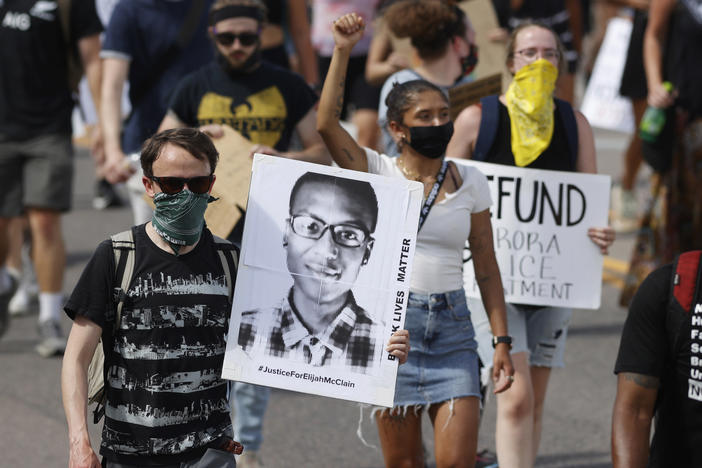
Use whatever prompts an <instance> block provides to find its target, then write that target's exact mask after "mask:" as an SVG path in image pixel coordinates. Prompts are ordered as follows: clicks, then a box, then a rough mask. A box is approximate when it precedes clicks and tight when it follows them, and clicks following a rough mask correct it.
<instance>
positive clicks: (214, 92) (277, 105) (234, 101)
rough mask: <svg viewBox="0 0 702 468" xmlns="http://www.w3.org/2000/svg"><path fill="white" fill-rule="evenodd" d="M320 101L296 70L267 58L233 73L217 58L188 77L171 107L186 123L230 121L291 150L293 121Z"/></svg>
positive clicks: (245, 131)
mask: <svg viewBox="0 0 702 468" xmlns="http://www.w3.org/2000/svg"><path fill="white" fill-rule="evenodd" d="M316 102H317V95H316V94H315V93H314V91H312V89H311V88H310V87H309V86H308V85H307V83H305V81H304V80H303V79H302V77H301V76H299V75H297V74H296V73H293V72H290V71H288V70H285V69H283V68H280V67H278V66H276V65H272V64H270V63H268V62H265V61H263V62H261V66H259V67H258V69H256V70H255V71H254V72H252V73H250V74H243V73H242V74H237V75H236V76H235V77H232V76H230V75H228V74H227V72H225V70H224V69H223V68H222V67H221V66H220V65H219V64H218V63H217V62H216V61H215V62H212V63H210V64H209V65H207V66H206V67H203V68H202V69H200V70H198V71H196V72H194V73H192V74H190V75H188V76H187V77H186V78H184V79H183V81H181V83H180V84H179V85H178V88H177V89H176V91H175V93H174V94H173V97H172V98H171V103H170V106H169V107H170V110H172V111H173V112H175V114H176V116H177V117H178V119H180V120H181V121H182V122H183V123H185V124H186V125H188V126H191V127H197V126H201V125H206V124H211V123H217V124H227V125H230V126H232V127H233V128H234V129H235V130H237V131H238V132H240V133H241V134H242V135H244V136H245V137H246V138H248V139H249V140H251V141H252V142H253V143H256V144H263V145H267V146H270V147H273V148H275V149H277V150H278V151H287V149H288V146H289V144H290V137H291V135H292V132H293V131H294V130H295V126H296V125H297V124H298V123H299V122H300V120H302V118H303V117H304V116H305V115H306V114H307V112H309V110H310V109H312V107H313V106H314V105H315V103H316Z"/></svg>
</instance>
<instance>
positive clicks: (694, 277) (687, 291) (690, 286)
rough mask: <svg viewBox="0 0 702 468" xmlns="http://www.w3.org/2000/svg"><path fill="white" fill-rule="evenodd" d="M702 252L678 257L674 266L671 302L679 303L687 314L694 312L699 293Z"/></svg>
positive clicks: (691, 252)
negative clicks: (695, 300)
mask: <svg viewBox="0 0 702 468" xmlns="http://www.w3.org/2000/svg"><path fill="white" fill-rule="evenodd" d="M701 255H702V250H692V251H690V252H684V253H681V254H680V255H678V257H677V258H676V259H675V263H673V266H674V267H675V272H674V274H673V283H672V284H671V291H672V293H671V301H673V300H674V301H677V303H678V304H680V307H682V308H683V310H684V311H685V312H686V313H690V312H692V303H693V301H694V299H695V297H696V296H697V294H698V292H699V287H700V285H699V278H698V277H699V265H700V256H701Z"/></svg>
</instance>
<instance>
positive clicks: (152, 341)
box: [65, 225, 231, 466]
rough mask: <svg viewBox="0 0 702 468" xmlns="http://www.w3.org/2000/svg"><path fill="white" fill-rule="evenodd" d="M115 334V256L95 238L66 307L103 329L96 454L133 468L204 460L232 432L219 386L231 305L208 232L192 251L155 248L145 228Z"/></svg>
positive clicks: (141, 230) (139, 232) (223, 390)
mask: <svg viewBox="0 0 702 468" xmlns="http://www.w3.org/2000/svg"><path fill="white" fill-rule="evenodd" d="M133 229H134V233H135V245H136V252H135V254H136V256H135V265H134V274H133V277H132V278H133V279H132V282H131V284H130V286H129V290H128V292H127V300H126V302H125V304H124V307H123V310H122V319H121V325H120V327H119V330H117V332H116V334H115V336H112V332H113V326H114V310H112V309H113V306H111V303H112V301H110V300H109V298H110V296H112V295H113V294H114V289H115V286H117V287H118V285H115V284H114V283H115V281H114V276H115V274H114V270H115V266H114V256H113V251H112V245H111V243H110V241H109V240H108V241H105V242H102V243H101V244H100V245H99V246H98V248H97V250H96V251H95V254H94V255H93V257H92V259H91V260H90V262H89V263H88V265H87V266H86V268H85V270H84V271H83V274H82V275H81V278H80V280H79V281H78V284H77V285H76V287H75V289H74V291H73V294H71V297H70V299H69V300H68V303H67V304H66V307H65V310H66V313H67V314H68V315H69V316H70V317H71V318H72V319H74V318H75V317H76V316H77V315H82V316H85V317H87V318H88V319H90V320H92V321H93V322H95V323H97V324H98V325H100V326H101V327H102V328H103V342H104V343H105V344H104V349H105V356H106V358H105V368H106V369H107V378H106V382H105V388H106V391H107V404H106V407H105V426H104V428H103V433H102V445H101V448H100V453H101V454H103V455H104V456H105V457H106V458H107V459H109V460H112V461H116V462H120V463H125V464H130V465H138V466H147V465H149V464H152V465H153V464H170V463H174V462H175V461H183V460H187V459H191V458H196V457H199V456H201V455H202V453H203V452H204V450H205V446H206V445H207V444H208V443H210V442H213V441H214V440H216V439H217V438H219V437H221V436H223V435H231V418H230V414H229V412H230V410H229V402H228V399H227V394H228V393H227V383H226V381H225V380H223V379H221V378H220V375H221V372H222V363H223V360H224V351H225V346H226V333H227V330H228V325H229V313H230V307H229V303H228V288H227V282H226V277H225V274H224V271H223V269H222V263H221V261H220V259H219V257H218V255H219V254H218V252H217V250H216V249H215V247H214V241H213V239H212V235H211V234H210V232H209V231H208V230H207V229H205V231H203V236H202V238H201V239H200V242H199V243H198V245H197V246H196V247H195V249H193V250H192V251H191V252H188V253H187V254H184V255H181V256H177V257H176V256H174V255H172V254H170V253H168V252H164V251H163V250H161V249H160V248H158V247H157V246H156V245H155V244H154V243H153V242H152V241H151V240H150V239H149V238H148V236H147V234H146V231H145V228H144V225H141V226H137V227H135V228H133Z"/></svg>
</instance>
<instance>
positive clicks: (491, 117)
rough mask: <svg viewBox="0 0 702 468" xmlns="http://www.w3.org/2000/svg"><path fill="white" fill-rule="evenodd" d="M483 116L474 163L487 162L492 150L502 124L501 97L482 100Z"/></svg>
mask: <svg viewBox="0 0 702 468" xmlns="http://www.w3.org/2000/svg"><path fill="white" fill-rule="evenodd" d="M480 107H481V110H482V112H481V115H480V128H479V129H478V139H477V140H476V142H475V150H474V151H473V157H472V158H471V159H473V160H474V161H485V160H486V159H487V157H488V152H489V151H490V148H492V143H493V142H494V141H495V136H496V135H497V127H498V126H499V124H500V101H499V96H497V95H496V94H493V95H492V96H485V97H484V98H481V99H480Z"/></svg>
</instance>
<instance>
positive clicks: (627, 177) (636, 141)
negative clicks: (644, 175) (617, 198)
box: [622, 99, 647, 190]
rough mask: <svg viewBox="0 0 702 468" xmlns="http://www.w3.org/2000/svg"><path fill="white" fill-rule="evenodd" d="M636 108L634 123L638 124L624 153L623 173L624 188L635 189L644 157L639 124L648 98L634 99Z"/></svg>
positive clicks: (632, 102)
mask: <svg viewBox="0 0 702 468" xmlns="http://www.w3.org/2000/svg"><path fill="white" fill-rule="evenodd" d="M631 104H632V105H633V108H634V123H635V125H636V128H635V131H634V134H633V135H632V137H631V141H630V142H629V147H628V148H627V149H626V153H625V155H624V173H623V174H622V189H623V190H633V189H634V185H635V184H636V176H637V174H638V172H639V167H641V162H642V161H643V158H642V156H641V138H639V132H638V128H639V127H638V126H639V122H641V117H643V114H644V112H645V111H646V105H647V104H646V99H634V100H632V101H631Z"/></svg>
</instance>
